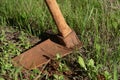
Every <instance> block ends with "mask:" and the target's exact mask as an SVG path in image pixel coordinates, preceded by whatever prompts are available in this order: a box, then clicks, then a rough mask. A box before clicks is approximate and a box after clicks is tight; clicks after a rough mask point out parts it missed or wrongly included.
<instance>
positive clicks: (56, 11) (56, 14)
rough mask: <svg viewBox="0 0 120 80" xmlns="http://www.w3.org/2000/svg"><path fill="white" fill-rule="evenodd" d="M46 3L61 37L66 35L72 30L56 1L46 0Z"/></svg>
mask: <svg viewBox="0 0 120 80" xmlns="http://www.w3.org/2000/svg"><path fill="white" fill-rule="evenodd" d="M46 3H47V5H48V7H49V10H50V12H51V13H52V16H53V18H54V20H55V23H56V25H57V28H58V30H59V32H60V34H61V35H62V36H63V37H66V36H67V35H68V34H69V33H70V32H72V30H71V28H70V27H69V26H68V25H67V23H66V21H65V19H64V17H63V15H62V13H61V11H60V8H59V6H58V4H57V2H56V0H46Z"/></svg>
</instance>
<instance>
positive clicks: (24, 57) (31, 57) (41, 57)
mask: <svg viewBox="0 0 120 80" xmlns="http://www.w3.org/2000/svg"><path fill="white" fill-rule="evenodd" d="M71 52H72V50H71V49H68V48H66V47H63V46H61V45H59V44H57V43H54V42H53V41H51V40H50V39H48V40H46V41H44V42H42V43H40V44H38V45H36V46H35V47H33V48H31V49H29V50H27V51H26V52H24V53H22V54H21V55H19V56H17V57H15V58H13V64H14V65H15V66H22V67H23V68H25V69H29V70H31V69H34V68H37V67H41V66H42V65H43V64H46V63H48V61H49V60H50V59H53V58H55V57H56V54H60V55H61V56H62V57H63V56H65V55H67V54H69V53H71Z"/></svg>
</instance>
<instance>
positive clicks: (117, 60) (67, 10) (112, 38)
mask: <svg viewBox="0 0 120 80" xmlns="http://www.w3.org/2000/svg"><path fill="white" fill-rule="evenodd" d="M57 2H58V4H59V6H60V9H61V11H62V13H63V15H64V17H65V19H66V22H67V23H68V25H69V26H70V27H71V28H72V29H74V30H75V32H76V33H77V36H78V37H79V39H80V40H81V41H82V42H83V47H82V48H81V49H79V50H78V49H77V50H74V52H73V53H72V54H70V55H68V56H66V57H64V58H61V57H60V56H59V55H56V59H55V61H52V62H50V63H49V64H48V65H47V66H46V68H45V69H44V71H43V72H41V71H39V70H38V69H34V70H31V71H28V70H26V71H22V70H21V68H20V67H15V66H14V65H13V64H12V58H13V57H15V56H17V55H20V54H21V53H22V52H24V51H25V50H27V49H30V48H31V47H32V46H34V45H35V44H36V43H38V42H39V41H41V37H42V36H43V33H44V32H45V31H46V30H52V31H53V32H54V33H57V28H56V25H55V22H54V20H53V18H52V16H51V14H50V12H49V10H48V8H47V6H46V4H45V2H44V0H1V1H0V80H119V79H120V0H57ZM54 64H55V65H54Z"/></svg>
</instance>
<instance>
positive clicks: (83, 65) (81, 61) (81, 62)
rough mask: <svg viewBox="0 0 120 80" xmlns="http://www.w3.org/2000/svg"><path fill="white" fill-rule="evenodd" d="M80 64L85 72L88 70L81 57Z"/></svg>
mask: <svg viewBox="0 0 120 80" xmlns="http://www.w3.org/2000/svg"><path fill="white" fill-rule="evenodd" d="M78 63H79V64H80V66H81V67H82V68H84V69H85V70H87V68H86V66H85V62H84V59H83V58H82V57H81V56H79V57H78Z"/></svg>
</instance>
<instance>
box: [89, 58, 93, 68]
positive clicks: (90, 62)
mask: <svg viewBox="0 0 120 80" xmlns="http://www.w3.org/2000/svg"><path fill="white" fill-rule="evenodd" d="M94 63H95V62H94V60H93V59H90V60H89V61H88V66H91V67H94Z"/></svg>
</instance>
